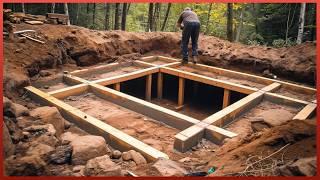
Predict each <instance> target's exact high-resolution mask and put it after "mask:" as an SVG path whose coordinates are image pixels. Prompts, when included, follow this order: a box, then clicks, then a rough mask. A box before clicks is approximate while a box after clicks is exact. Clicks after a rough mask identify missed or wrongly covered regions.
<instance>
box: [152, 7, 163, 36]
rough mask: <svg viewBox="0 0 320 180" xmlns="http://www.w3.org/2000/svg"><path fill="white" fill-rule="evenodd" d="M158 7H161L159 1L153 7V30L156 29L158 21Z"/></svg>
mask: <svg viewBox="0 0 320 180" xmlns="http://www.w3.org/2000/svg"><path fill="white" fill-rule="evenodd" d="M160 8H161V4H160V3H155V7H154V14H153V19H154V20H153V23H154V25H153V28H154V31H157V30H158V25H159V22H160Z"/></svg>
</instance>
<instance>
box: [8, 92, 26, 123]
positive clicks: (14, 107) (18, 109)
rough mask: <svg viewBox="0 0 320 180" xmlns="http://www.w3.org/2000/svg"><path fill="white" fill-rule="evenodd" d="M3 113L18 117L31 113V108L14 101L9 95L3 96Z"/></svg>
mask: <svg viewBox="0 0 320 180" xmlns="http://www.w3.org/2000/svg"><path fill="white" fill-rule="evenodd" d="M3 114H4V115H5V116H8V117H15V118H17V117H20V116H27V115H29V110H28V108H26V107H24V106H22V105H20V104H16V103H13V102H12V101H11V100H10V99H8V98H7V97H3Z"/></svg>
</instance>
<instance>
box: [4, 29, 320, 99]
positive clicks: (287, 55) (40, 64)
mask: <svg viewBox="0 0 320 180" xmlns="http://www.w3.org/2000/svg"><path fill="white" fill-rule="evenodd" d="M15 26H16V30H25V29H32V30H36V36H37V38H40V39H41V40H43V41H45V44H40V43H37V42H33V41H30V40H26V41H25V42H24V43H23V42H15V43H13V42H9V41H8V40H7V39H5V40H4V64H5V66H4V85H5V86H4V87H5V89H6V90H11V89H16V88H18V89H19V88H21V87H23V86H26V85H28V84H29V83H30V80H29V78H30V77H33V78H34V79H36V78H35V77H37V76H38V73H39V72H40V70H43V69H57V70H52V71H53V73H58V72H62V71H63V70H74V69H77V68H78V67H77V66H76V65H78V66H88V65H94V64H97V63H99V62H113V61H115V60H123V59H124V60H127V59H138V58H139V57H140V56H141V55H157V54H160V55H167V56H173V57H180V45H179V44H180V37H181V33H179V32H177V33H173V32H151V33H146V32H140V33H137V32H123V31H96V30H90V29H86V28H82V27H77V26H63V25H50V24H44V25H28V24H24V23H22V24H15ZM199 52H200V54H201V55H200V56H199V59H200V60H201V61H202V62H203V63H205V64H209V65H214V66H219V67H224V68H229V69H238V70H240V71H246V72H251V73H258V74H261V73H262V72H263V71H264V70H265V69H269V70H270V71H271V72H272V73H274V74H275V75H277V76H278V77H281V78H284V79H289V80H294V81H298V82H302V83H305V84H311V85H312V84H314V83H315V71H316V69H315V62H316V45H315V43H304V44H302V45H299V46H296V47H291V48H281V49H274V48H270V47H264V46H260V47H257V46H246V45H242V44H239V43H230V42H228V41H225V40H221V39H218V38H215V37H212V36H204V35H201V36H200V40H199ZM5 94H7V95H8V92H7V91H5ZM9 94H10V93H9ZM9 96H10V95H9Z"/></svg>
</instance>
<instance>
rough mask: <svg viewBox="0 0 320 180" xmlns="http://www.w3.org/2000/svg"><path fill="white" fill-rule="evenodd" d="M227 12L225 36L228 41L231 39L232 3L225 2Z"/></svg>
mask: <svg viewBox="0 0 320 180" xmlns="http://www.w3.org/2000/svg"><path fill="white" fill-rule="evenodd" d="M227 6H228V8H227V13H228V19H227V38H228V40H229V41H230V42H232V41H233V22H232V21H233V4H232V3H228V4H227Z"/></svg>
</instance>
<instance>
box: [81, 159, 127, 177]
mask: <svg viewBox="0 0 320 180" xmlns="http://www.w3.org/2000/svg"><path fill="white" fill-rule="evenodd" d="M84 174H85V175H86V176H121V168H120V166H118V165H116V164H115V163H114V162H112V161H111V159H110V158H109V156H108V155H104V156H100V157H96V158H94V159H90V160H89V161H88V162H87V164H86V166H85V169H84Z"/></svg>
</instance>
